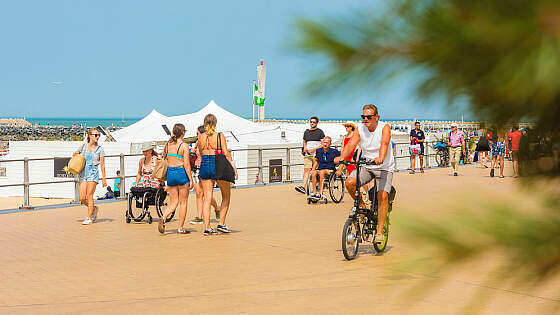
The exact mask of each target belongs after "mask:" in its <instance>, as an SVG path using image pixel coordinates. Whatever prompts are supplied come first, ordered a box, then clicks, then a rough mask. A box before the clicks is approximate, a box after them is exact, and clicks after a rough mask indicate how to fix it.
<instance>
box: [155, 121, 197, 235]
mask: <svg viewBox="0 0 560 315" xmlns="http://www.w3.org/2000/svg"><path fill="white" fill-rule="evenodd" d="M184 136H185V125H183V124H175V125H174V126H173V135H172V136H171V138H170V139H169V141H167V143H166V144H165V147H164V148H163V156H164V158H165V159H167V193H168V194H169V199H170V201H169V204H168V205H167V208H165V212H164V213H163V215H162V217H161V218H159V221H158V231H159V232H160V233H161V234H163V233H165V219H166V218H167V217H168V216H169V215H170V214H171V212H173V211H175V209H176V208H177V205H179V228H178V229H177V234H188V233H190V232H189V231H187V230H185V229H184V228H183V226H184V225H185V217H186V216H187V201H188V198H189V191H190V190H191V189H192V188H193V179H192V175H191V163H189V146H188V145H186V144H183V137H184ZM170 152H173V153H170Z"/></svg>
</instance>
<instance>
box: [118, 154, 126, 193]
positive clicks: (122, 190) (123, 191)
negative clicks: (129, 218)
mask: <svg viewBox="0 0 560 315" xmlns="http://www.w3.org/2000/svg"><path fill="white" fill-rule="evenodd" d="M120 162H121V165H120V171H121V195H120V197H119V198H120V199H126V186H125V181H126V178H125V177H124V154H123V153H121V155H120Z"/></svg>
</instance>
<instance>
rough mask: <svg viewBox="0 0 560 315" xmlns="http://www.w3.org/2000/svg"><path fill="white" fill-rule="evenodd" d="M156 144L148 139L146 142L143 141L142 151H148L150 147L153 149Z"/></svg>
mask: <svg viewBox="0 0 560 315" xmlns="http://www.w3.org/2000/svg"><path fill="white" fill-rule="evenodd" d="M155 147H156V146H155V145H154V143H153V142H151V141H148V142H143V143H142V151H148V150H150V149H152V150H153V149H154V148H155Z"/></svg>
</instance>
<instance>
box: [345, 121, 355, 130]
mask: <svg viewBox="0 0 560 315" xmlns="http://www.w3.org/2000/svg"><path fill="white" fill-rule="evenodd" d="M342 125H343V126H344V127H346V126H351V127H353V128H354V129H356V125H355V124H354V123H353V122H351V121H347V122H345V123H343V124H342Z"/></svg>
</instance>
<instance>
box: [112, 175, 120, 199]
mask: <svg viewBox="0 0 560 315" xmlns="http://www.w3.org/2000/svg"><path fill="white" fill-rule="evenodd" d="M119 176H121V171H117V178H115V184H114V187H113V193H114V195H115V198H117V197H120V195H121V179H120V177H119Z"/></svg>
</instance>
